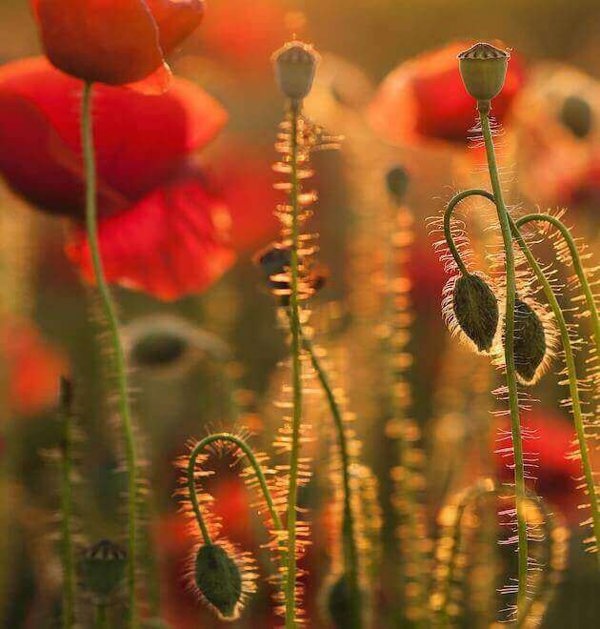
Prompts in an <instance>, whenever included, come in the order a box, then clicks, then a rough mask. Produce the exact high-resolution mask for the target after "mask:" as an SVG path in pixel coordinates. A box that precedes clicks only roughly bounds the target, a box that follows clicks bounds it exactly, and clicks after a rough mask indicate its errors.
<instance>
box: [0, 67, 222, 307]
mask: <svg viewBox="0 0 600 629" xmlns="http://www.w3.org/2000/svg"><path fill="white" fill-rule="evenodd" d="M80 97H81V83H80V82H79V81H77V80H76V79H73V78H72V77H69V76H68V75H66V74H63V73H62V72H59V71H58V70H56V69H54V68H53V67H52V66H51V65H50V64H49V63H48V62H47V61H46V60H45V59H44V58H41V57H40V58H35V59H25V60H22V61H17V62H14V63H10V64H8V65H6V66H4V67H3V68H2V69H0V173H1V174H2V175H4V177H5V178H6V180H7V182H8V183H9V185H11V187H12V188H13V189H14V190H15V191H16V192H18V193H20V194H21V195H23V196H24V197H25V198H26V199H27V200H28V201H30V202H31V203H33V204H34V205H36V206H37V207H39V208H40V209H42V210H45V211H48V212H51V213H55V214H60V215H64V216H68V217H69V218H71V219H74V221H75V223H76V224H77V223H79V224H82V222H83V219H84V188H85V186H84V177H83V172H82V160H81V141H80V129H79V126H80V115H79V100H80ZM93 107H94V128H95V138H96V151H97V168H98V203H99V208H98V215H99V238H100V244H101V251H102V254H103V259H104V263H105V267H106V276H107V279H108V281H109V282H113V283H118V284H122V285H124V286H128V287H131V288H136V289H140V290H144V291H147V292H149V293H151V294H153V295H155V296H157V297H159V298H161V299H175V298H177V297H180V296H182V295H185V294H188V293H192V292H198V291H201V290H203V289H205V288H206V287H207V286H208V285H209V284H210V283H211V282H213V281H215V280H216V279H217V278H218V277H220V275H221V274H222V273H223V272H224V271H225V270H226V269H227V268H228V267H229V266H230V265H231V264H232V262H233V259H234V254H233V251H232V249H231V247H230V244H229V234H228V231H229V223H230V219H229V215H228V212H227V209H226V207H225V204H224V203H223V202H222V201H221V200H220V199H218V198H217V197H216V196H215V195H214V194H213V193H212V192H209V189H210V187H209V186H207V184H206V180H205V176H204V175H203V174H202V173H201V172H200V171H199V169H198V168H197V167H190V154H191V153H192V151H194V150H195V149H199V148H201V147H203V146H204V145H206V144H207V143H208V142H209V141H210V140H211V139H212V138H213V137H214V136H215V135H216V134H217V133H218V132H219V131H220V129H221V128H222V126H223V125H224V123H225V121H226V118H227V115H226V113H225V111H224V110H223V108H222V107H221V106H220V105H219V104H218V103H217V102H216V101H215V100H214V99H213V98H212V97H210V96H209V95H208V94H206V93H205V92H204V91H203V90H201V89H200V88H198V87H196V86H195V85H193V84H192V83H190V82H188V81H185V80H183V79H175V80H174V81H173V86H172V89H171V90H170V91H169V92H168V93H165V94H161V95H155V96H149V95H144V94H140V93H138V92H134V91H131V90H124V89H120V88H113V87H108V86H103V85H98V86H97V87H96V91H95V98H94V105H93ZM68 252H69V256H70V258H71V259H72V260H73V261H74V262H75V263H76V264H77V265H78V266H79V267H80V268H81V269H82V271H83V273H84V275H85V276H86V277H90V276H91V271H90V259H89V250H88V247H87V244H86V241H85V236H84V235H83V233H82V232H81V231H80V230H76V231H75V237H74V238H73V239H72V242H71V244H70V245H69V246H68Z"/></svg>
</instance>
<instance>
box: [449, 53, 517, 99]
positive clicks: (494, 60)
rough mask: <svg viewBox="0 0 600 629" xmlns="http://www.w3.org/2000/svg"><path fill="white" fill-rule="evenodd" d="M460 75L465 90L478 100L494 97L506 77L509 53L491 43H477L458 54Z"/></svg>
mask: <svg viewBox="0 0 600 629" xmlns="http://www.w3.org/2000/svg"><path fill="white" fill-rule="evenodd" d="M458 59H459V67H460V76H461V77H462V80H463V83H464V85H465V88H466V90H467V92H468V93H469V94H470V95H471V96H472V97H473V98H475V99H476V100H477V101H479V102H483V103H489V101H491V100H492V99H493V98H494V97H496V96H497V95H498V94H499V93H500V91H501V90H502V87H503V86H504V80H505V78H506V71H507V69H508V60H509V59H510V54H509V53H508V52H506V51H505V50H501V49H500V48H496V47H495V46H492V45H491V44H484V43H479V44H475V45H474V46H471V48H469V49H468V50H465V51H464V52H461V53H460V54H459V55H458Z"/></svg>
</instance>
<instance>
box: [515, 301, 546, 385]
mask: <svg viewBox="0 0 600 629" xmlns="http://www.w3.org/2000/svg"><path fill="white" fill-rule="evenodd" d="M546 351H547V345H546V335H545V333H544V326H543V324H542V322H541V321H540V318H539V316H538V315H537V314H536V312H535V311H534V310H533V309H532V308H531V306H529V305H528V304H526V303H525V302H524V301H522V300H521V299H518V298H517V300H516V302H515V338H514V355H515V369H516V370H517V374H518V375H519V377H520V378H521V379H522V380H523V382H525V383H527V384H530V383H532V382H534V381H535V380H536V375H537V371H538V368H539V367H540V365H541V364H542V362H543V360H544V357H545V356H546Z"/></svg>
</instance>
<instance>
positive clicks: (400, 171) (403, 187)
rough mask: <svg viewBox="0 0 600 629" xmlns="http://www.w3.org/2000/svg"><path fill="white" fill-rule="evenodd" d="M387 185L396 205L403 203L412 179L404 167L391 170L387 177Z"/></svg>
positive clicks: (395, 167)
mask: <svg viewBox="0 0 600 629" xmlns="http://www.w3.org/2000/svg"><path fill="white" fill-rule="evenodd" d="M385 183H386V185H387V189H388V192H389V193H390V195H391V197H392V198H393V199H394V201H396V203H402V201H403V200H404V196H405V194H406V191H407V190H408V184H409V183H410V177H409V176H408V173H407V172H406V169H404V168H403V167H402V166H394V167H393V168H390V169H389V170H388V171H387V173H386V175H385Z"/></svg>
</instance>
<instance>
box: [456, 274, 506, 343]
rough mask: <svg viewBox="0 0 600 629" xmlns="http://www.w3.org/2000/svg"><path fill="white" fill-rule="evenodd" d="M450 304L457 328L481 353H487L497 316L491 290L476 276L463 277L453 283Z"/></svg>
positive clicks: (494, 299)
mask: <svg viewBox="0 0 600 629" xmlns="http://www.w3.org/2000/svg"><path fill="white" fill-rule="evenodd" d="M452 305H453V308H454V314H455V315H456V320H457V322H458V325H459V326H460V329H461V330H462V331H463V332H464V333H465V334H466V335H467V337H468V338H470V339H471V341H473V343H475V346H476V347H477V349H478V350H479V351H480V352H489V351H490V349H491V348H492V343H493V342H494V337H495V336H496V330H497V329H498V320H499V316H500V315H499V311H498V300H497V299H496V295H494V292H493V291H492V289H491V288H490V287H489V286H488V285H487V283H486V282H484V281H483V280H482V279H481V278H480V277H478V276H477V275H472V274H468V275H462V276H461V277H459V278H458V280H456V284H455V286H454V294H453V300H452Z"/></svg>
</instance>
